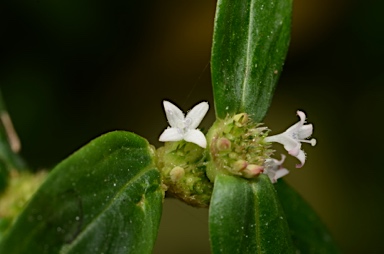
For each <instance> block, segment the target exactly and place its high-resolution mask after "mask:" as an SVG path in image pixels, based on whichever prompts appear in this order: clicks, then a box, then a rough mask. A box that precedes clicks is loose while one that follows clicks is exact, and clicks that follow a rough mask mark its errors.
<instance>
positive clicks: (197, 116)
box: [185, 101, 209, 129]
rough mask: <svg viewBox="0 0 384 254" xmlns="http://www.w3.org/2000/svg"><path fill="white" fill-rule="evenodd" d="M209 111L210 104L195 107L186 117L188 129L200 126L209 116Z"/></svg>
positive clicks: (200, 104)
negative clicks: (207, 115) (206, 115)
mask: <svg viewBox="0 0 384 254" xmlns="http://www.w3.org/2000/svg"><path fill="white" fill-rule="evenodd" d="M208 109H209V105H208V102H205V101H203V102H200V103H199V104H197V105H196V106H194V107H193V108H192V109H191V110H190V111H189V112H188V113H187V116H186V117H185V121H186V127H188V128H189V129H196V128H197V126H199V124H200V122H201V121H202V120H203V118H204V116H205V114H207V112H208Z"/></svg>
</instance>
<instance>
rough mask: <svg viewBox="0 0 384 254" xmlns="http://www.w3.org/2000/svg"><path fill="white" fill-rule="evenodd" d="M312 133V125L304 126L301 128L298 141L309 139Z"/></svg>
mask: <svg viewBox="0 0 384 254" xmlns="http://www.w3.org/2000/svg"><path fill="white" fill-rule="evenodd" d="M312 133H313V125H312V124H306V125H303V126H301V128H300V130H299V133H298V136H299V139H306V138H309V137H310V136H311V135H312Z"/></svg>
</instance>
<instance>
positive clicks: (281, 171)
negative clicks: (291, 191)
mask: <svg viewBox="0 0 384 254" xmlns="http://www.w3.org/2000/svg"><path fill="white" fill-rule="evenodd" d="M284 160H285V155H284V154H282V155H281V160H279V161H278V160H276V159H272V158H271V159H266V160H265V162H264V172H263V173H264V174H266V175H268V176H269V179H271V182H272V183H276V181H277V179H279V178H281V177H283V176H285V175H287V174H288V173H289V171H288V169H286V168H283V166H282V164H283V162H284Z"/></svg>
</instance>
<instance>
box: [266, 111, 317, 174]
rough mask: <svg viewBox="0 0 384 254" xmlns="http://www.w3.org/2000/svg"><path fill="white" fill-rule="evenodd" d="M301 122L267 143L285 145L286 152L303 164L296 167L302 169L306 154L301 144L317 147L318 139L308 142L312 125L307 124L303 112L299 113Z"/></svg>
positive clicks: (271, 138)
mask: <svg viewBox="0 0 384 254" xmlns="http://www.w3.org/2000/svg"><path fill="white" fill-rule="evenodd" d="M297 115H298V116H299V117H300V121H299V122H297V123H296V124H294V125H292V126H291V127H289V128H288V129H287V130H286V131H285V132H283V133H281V134H278V135H274V136H270V137H266V138H265V141H266V142H278V143H280V144H282V145H284V148H285V150H287V151H288V153H289V154H290V155H292V156H295V157H296V158H297V159H298V160H299V161H300V162H301V164H298V165H296V167H297V168H301V167H302V166H303V165H304V163H305V153H304V151H303V150H301V143H303V142H304V143H310V144H311V145H312V146H314V145H316V139H314V138H313V139H311V140H306V139H307V138H309V137H310V136H311V135H312V132H313V126H312V124H305V122H306V121H305V118H306V116H305V114H304V112H302V111H299V110H298V111H297Z"/></svg>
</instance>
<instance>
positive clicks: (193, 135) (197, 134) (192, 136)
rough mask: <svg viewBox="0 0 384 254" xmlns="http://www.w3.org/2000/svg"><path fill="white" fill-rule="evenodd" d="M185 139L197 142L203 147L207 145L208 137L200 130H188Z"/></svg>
mask: <svg viewBox="0 0 384 254" xmlns="http://www.w3.org/2000/svg"><path fill="white" fill-rule="evenodd" d="M184 140H185V141H187V142H191V143H195V144H196V145H198V146H201V147H202V148H206V147H207V139H206V138H205V136H204V134H203V133H202V132H201V131H200V130H195V129H193V130H188V131H187V133H185V134H184Z"/></svg>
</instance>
